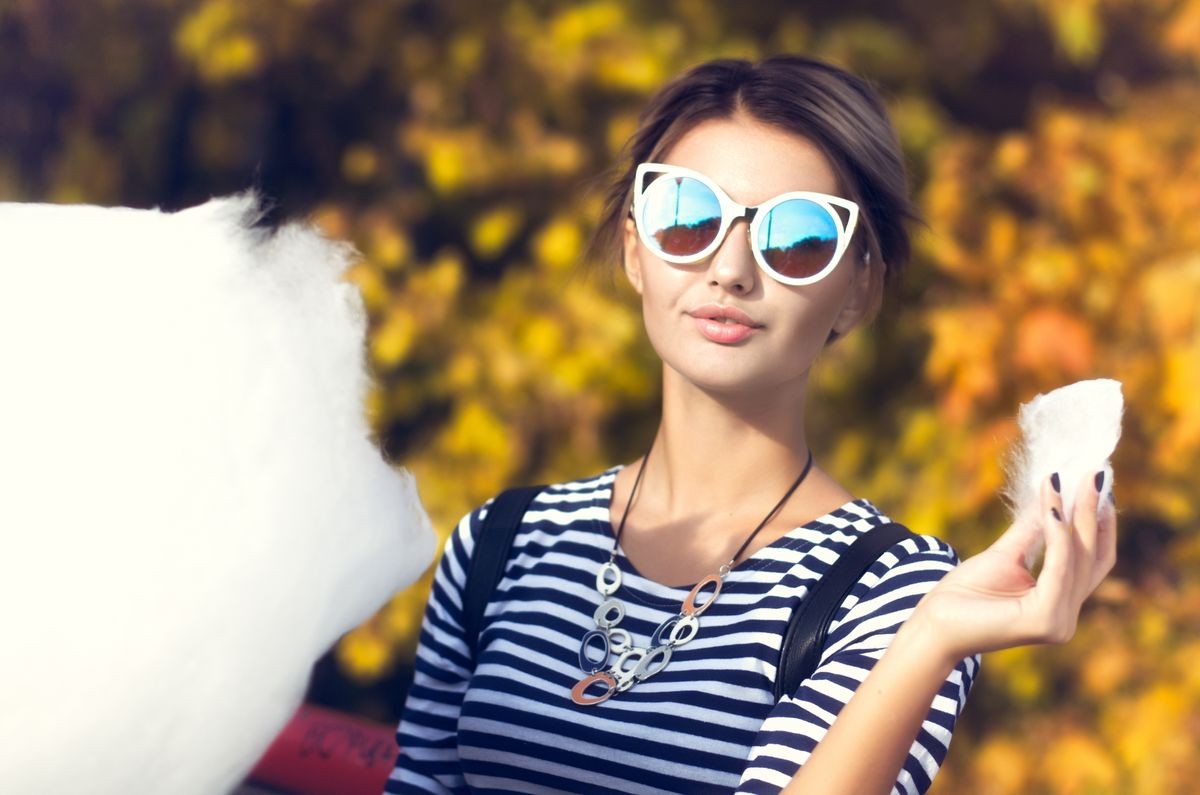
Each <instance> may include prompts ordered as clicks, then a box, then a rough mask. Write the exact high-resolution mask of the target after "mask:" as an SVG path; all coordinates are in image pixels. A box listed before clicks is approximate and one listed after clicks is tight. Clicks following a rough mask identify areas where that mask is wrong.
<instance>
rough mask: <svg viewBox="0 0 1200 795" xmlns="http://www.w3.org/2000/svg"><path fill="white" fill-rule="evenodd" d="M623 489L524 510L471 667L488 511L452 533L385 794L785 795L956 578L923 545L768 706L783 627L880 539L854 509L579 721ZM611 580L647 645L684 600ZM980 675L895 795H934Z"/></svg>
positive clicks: (742, 576) (885, 563)
mask: <svg viewBox="0 0 1200 795" xmlns="http://www.w3.org/2000/svg"><path fill="white" fill-rule="evenodd" d="M618 471H619V467H614V468H612V469H609V470H607V471H605V472H604V473H602V474H601V475H599V476H597V477H594V478H590V479H586V480H579V481H575V482H571V483H563V484H558V485H555V486H551V487H549V488H547V489H546V490H544V491H543V492H541V493H540V494H539V495H538V496H537V497H536V498H535V500H534V502H533V503H532V504H531V505H530V507H529V510H528V511H527V512H526V514H525V518H524V522H523V524H522V526H521V527H520V529H519V531H518V533H517V536H516V538H515V540H514V542H513V548H512V553H511V555H510V557H509V561H508V564H507V568H506V571H505V575H504V578H503V580H502V581H501V582H500V584H499V586H498V587H497V589H496V591H495V593H494V594H493V596H492V599H491V601H490V603H489V604H488V606H487V609H486V611H485V614H484V619H483V628H482V631H481V634H480V651H479V656H478V664H476V665H473V664H472V662H471V657H470V654H469V652H468V650H467V646H466V644H465V643H464V641H463V637H462V595H463V589H464V587H465V583H466V572H467V568H468V563H469V561H470V558H471V553H472V551H473V549H474V538H475V533H476V531H477V530H478V528H479V526H480V522H481V520H482V517H483V516H484V515H485V514H486V509H487V507H488V506H487V505H484V506H483V507H481V508H480V509H478V510H476V511H473V512H472V513H470V514H468V515H467V516H466V517H464V518H463V520H462V521H461V522H460V523H459V525H458V526H457V527H456V528H455V530H454V532H453V533H452V534H451V535H450V538H449V539H448V540H447V542H446V544H445V547H444V550H443V556H442V559H441V561H440V563H439V564H438V569H437V572H436V575H435V578H434V582H433V590H432V592H431V593H430V597H429V603H428V606H427V608H426V612H425V620H424V624H423V626H422V629H421V635H420V645H419V648H418V651H417V659H416V671H415V675H414V680H413V684H412V688H411V690H410V691H409V694H408V700H407V702H406V703H405V708H404V713H403V716H402V719H401V722H400V726H399V729H398V731H397V734H396V737H397V742H398V744H399V746H400V754H399V758H398V760H397V763H396V767H395V769H394V770H393V772H392V775H391V778H390V780H389V782H388V784H387V787H386V789H385V792H388V793H399V792H468V791H473V792H611V793H653V792H733V791H737V792H746V793H768V792H769V793H777V792H778V791H779V790H780V789H782V787H783V786H785V785H786V784H787V782H788V781H789V780H790V779H791V777H792V776H793V775H794V774H795V772H796V770H797V769H798V768H799V766H800V765H801V764H803V763H804V761H805V760H806V759H807V758H808V756H809V754H810V753H811V752H812V750H813V748H814V747H815V746H816V744H817V742H818V741H819V740H820V739H821V738H822V737H823V736H824V734H825V731H826V730H827V729H828V728H829V725H830V723H831V722H832V721H833V719H834V717H835V716H836V715H837V713H838V712H839V710H840V709H841V708H842V706H843V705H845V704H846V703H847V702H848V701H849V700H850V697H851V695H852V694H853V692H854V689H855V688H856V687H857V686H858V685H859V683H861V682H862V680H863V679H864V678H866V676H867V673H868V672H869V670H870V668H871V666H872V665H874V663H875V662H876V661H877V660H878V659H879V657H880V656H881V655H882V653H883V651H884V649H885V648H886V647H887V645H888V644H889V643H890V642H891V639H892V637H893V636H894V634H895V632H896V630H897V629H898V628H899V626H900V624H901V623H902V622H903V621H904V619H905V618H906V617H907V616H908V615H909V614H910V613H911V611H912V609H913V608H914V607H915V606H916V604H917V602H918V601H920V599H921V597H922V596H923V595H924V594H925V593H926V592H927V591H928V590H929V589H930V588H932V587H933V585H934V584H935V583H936V582H937V581H938V580H939V579H941V577H942V576H943V575H945V573H946V572H947V571H949V570H950V569H951V568H952V567H953V566H954V565H955V564H956V563H957V562H958V559H957V557H956V555H955V553H954V551H953V550H952V549H951V548H950V547H949V546H948V545H946V544H945V543H944V542H943V541H941V540H939V539H937V538H934V537H931V536H919V537H918V538H917V539H916V540H913V539H909V540H905V541H903V542H901V543H899V544H897V545H896V546H894V547H892V548H891V549H890V550H888V551H887V552H885V553H884V554H883V555H882V556H881V557H880V559H879V560H878V561H877V562H876V563H875V564H874V565H873V566H872V567H871V569H870V570H869V571H868V572H867V574H865V575H864V576H863V578H862V579H861V580H860V581H859V582H858V583H857V584H856V585H855V586H854V588H853V590H852V592H851V594H850V596H849V597H848V598H847V599H846V601H845V602H844V603H843V604H842V606H841V608H839V610H838V613H837V615H836V617H835V619H834V621H833V623H832V624H831V625H830V631H829V636H828V643H827V647H826V649H825V652H824V654H823V656H822V660H821V664H820V666H819V667H818V668H817V670H816V672H815V673H814V674H813V676H812V677H811V678H809V679H808V680H806V681H805V682H804V683H803V685H802V686H801V688H800V690H799V691H798V692H797V693H795V694H794V696H793V697H784V698H783V699H782V700H780V701H779V702H776V701H775V699H774V696H773V688H774V680H775V666H776V663H777V662H778V659H779V648H780V642H781V639H782V636H783V633H784V631H785V629H786V627H787V622H788V618H789V617H790V616H791V614H792V611H793V610H795V609H796V606H797V605H798V604H799V602H800V601H801V600H802V599H803V598H804V595H805V594H806V593H807V591H808V589H809V587H810V586H812V584H813V583H814V582H815V581H816V580H817V579H818V578H819V577H820V576H821V575H822V573H823V572H825V571H826V570H827V569H828V568H829V566H830V565H831V564H832V563H833V562H834V561H835V560H837V558H838V556H839V555H840V554H841V553H842V552H843V551H844V550H845V549H846V548H847V547H848V545H849V544H850V543H851V541H852V540H853V539H855V538H856V537H857V536H858V535H859V534H861V533H864V532H866V531H867V530H869V529H870V528H871V527H873V526H875V525H877V524H882V523H884V522H887V521H888V519H887V518H886V517H885V516H883V515H882V514H881V513H880V512H879V511H878V510H877V509H876V508H875V507H874V506H873V505H871V504H870V503H869V502H867V501H866V500H854V501H852V502H848V503H846V504H845V505H843V506H841V507H840V508H838V509H836V510H834V511H832V512H830V513H828V514H826V515H825V516H822V517H819V518H817V519H814V520H813V521H811V522H809V523H807V524H805V525H803V526H801V527H797V528H795V529H793V530H792V531H790V532H789V533H787V534H786V535H785V536H783V537H781V538H779V539H778V540H776V541H775V542H773V543H771V544H770V545H768V546H766V547H763V548H762V549H760V550H759V551H758V552H756V553H755V554H754V555H753V556H751V557H749V558H747V559H745V560H743V561H741V562H740V563H739V564H738V565H737V566H736V567H735V568H734V569H733V570H732V571H731V572H730V573H729V575H728V576H727V577H726V579H725V582H724V585H723V586H722V589H721V594H720V598H718V599H717V600H716V601H715V602H714V603H713V604H712V606H711V607H710V608H709V609H707V610H706V612H705V613H704V615H703V617H702V618H701V629H700V632H699V634H698V635H697V637H696V638H695V639H693V640H691V641H690V642H688V643H686V644H685V645H681V646H677V647H675V648H674V650H673V655H672V657H671V660H670V663H669V664H668V665H667V666H666V668H665V669H663V670H662V671H661V672H660V673H658V674H656V675H655V676H653V677H652V678H649V679H647V680H645V681H642V682H639V683H638V684H636V685H635V686H634V687H632V688H631V689H629V690H627V691H625V692H622V693H618V694H616V695H614V696H613V697H612V698H610V699H608V700H607V701H605V702H603V703H602V704H599V705H596V706H586V707H585V706H577V705H576V704H574V703H573V702H572V701H571V698H570V693H571V689H572V688H573V687H574V686H575V683H576V682H578V681H579V679H580V678H582V677H583V676H584V672H583V671H582V670H581V669H580V667H579V646H580V640H581V638H582V637H583V635H584V633H586V632H587V631H588V630H590V629H593V628H594V627H595V623H594V620H593V613H594V611H595V609H596V607H597V606H599V604H600V601H601V597H600V594H599V593H598V592H597V591H596V586H595V582H596V572H597V570H598V569H599V568H600V566H601V565H602V564H603V563H604V562H605V561H607V560H608V556H609V553H610V552H611V550H612V546H613V531H612V524H611V521H610V517H609V507H608V506H609V500H610V497H611V494H612V484H613V479H614V478H615V476H616V474H617V472H618ZM489 504H490V503H489ZM617 563H618V565H619V567H620V569H621V577H622V580H621V586H620V589H619V590H618V591H617V593H616V594H615V596H616V597H617V598H619V599H620V600H621V601H622V602H624V603H625V606H626V608H627V613H626V616H625V618H624V619H623V620H622V621H621V626H622V627H624V628H626V629H628V630H629V631H630V632H632V633H633V638H634V645H637V646H645V645H647V644H648V642H649V636H650V634H651V633H652V632H653V631H654V629H655V627H657V626H658V625H659V624H660V623H661V622H662V621H663V620H664V619H666V618H668V617H670V616H671V615H674V614H675V613H677V612H678V611H679V607H680V604H681V603H682V602H683V600H684V599H685V598H686V597H687V594H688V590H689V589H688V588H674V587H668V586H664V585H661V584H659V583H657V582H654V581H652V580H648V579H646V578H644V577H642V576H641V575H640V574H639V573H638V572H637V570H636V569H634V568H633V567H632V566H631V565H630V563H629V561H628V560H627V559H626V558H625V557H624V555H622V554H618V556H617ZM978 670H979V658H978V657H971V658H967V659H965V660H963V661H962V662H960V663H959V665H958V666H957V667H956V668H955V669H954V671H953V672H952V673H951V674H950V676H949V677H948V678H947V679H946V681H945V683H944V684H943V685H942V687H941V690H940V691H939V693H938V695H937V696H936V697H935V698H934V700H933V704H932V705H931V708H930V711H929V714H928V716H927V717H926V719H925V721H924V724H923V726H922V728H921V731H920V733H919V735H918V737H917V739H916V742H914V743H913V746H912V748H911V749H910V751H909V755H908V758H907V760H906V761H905V763H904V768H903V770H901V772H900V775H899V778H898V779H897V781H896V788H895V790H894V791H895V792H899V793H905V795H911V794H912V793H923V792H925V791H926V790H927V789H928V788H929V786H930V784H931V783H932V780H933V777H934V775H935V774H936V773H937V770H938V767H939V766H940V765H941V763H942V761H943V759H944V758H945V756H946V751H947V749H948V748H949V744H950V736H951V732H952V731H953V729H954V724H955V721H956V719H957V718H958V715H959V714H960V713H961V711H962V708H963V706H964V704H965V703H966V699H967V694H968V692H969V691H970V688H971V684H972V682H973V681H974V678H975V676H976V674H977V672H978ZM863 761H864V764H869V763H870V760H863Z"/></svg>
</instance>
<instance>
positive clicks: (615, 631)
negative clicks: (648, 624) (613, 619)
mask: <svg viewBox="0 0 1200 795" xmlns="http://www.w3.org/2000/svg"><path fill="white" fill-rule="evenodd" d="M608 647H609V648H610V649H612V650H613V651H614V652H616V653H617V654H620V653H621V652H623V651H629V650H630V649H632V648H633V636H632V635H630V634H629V630H627V629H621V628H620V627H609V628H608Z"/></svg>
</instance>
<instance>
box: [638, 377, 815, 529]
mask: <svg viewBox="0 0 1200 795" xmlns="http://www.w3.org/2000/svg"><path fill="white" fill-rule="evenodd" d="M804 399H805V385H804V384H803V383H801V384H797V385H793V386H791V387H790V388H785V389H781V390H778V391H775V392H774V393H773V394H768V395H755V396H744V395H739V396H730V395H714V394H712V393H708V392H705V391H703V390H700V389H697V388H695V387H694V386H691V385H687V386H685V387H683V388H679V387H678V385H675V384H672V383H671V382H670V380H669V379H668V380H667V381H666V382H665V383H664V390H663V414H662V424H661V425H660V427H659V430H658V434H657V436H656V438H655V442H654V450H653V452H652V453H651V456H650V460H649V461H648V462H647V468H646V473H645V476H644V477H645V480H646V481H647V482H648V483H651V484H653V485H654V494H655V497H654V498H653V499H654V502H656V503H657V504H658V508H659V509H660V510H662V511H664V512H665V513H667V514H668V515H670V514H675V515H678V514H679V513H681V512H685V511H687V510H691V509H694V508H696V507H698V506H705V505H725V506H733V505H739V504H746V503H747V502H750V503H753V504H754V505H758V504H759V503H762V502H764V500H765V501H766V504H767V505H768V507H769V505H770V504H771V503H772V502H773V501H774V500H777V499H778V498H779V497H780V496H781V495H782V494H783V493H784V491H786V490H787V488H788V486H789V485H791V483H792V481H794V480H795V479H796V476H797V475H798V474H799V473H800V471H801V470H802V469H803V467H804V465H805V463H806V461H807V460H808V454H809V447H808V440H807V436H806V434H805V430H804ZM822 477H825V479H827V476H823V474H820V473H818V472H817V471H815V470H814V471H813V472H812V473H810V475H809V479H811V480H813V481H814V482H816V481H818V480H820V479H821V478H822ZM772 497H773V499H772ZM639 501H640V500H639Z"/></svg>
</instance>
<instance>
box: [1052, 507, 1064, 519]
mask: <svg viewBox="0 0 1200 795" xmlns="http://www.w3.org/2000/svg"><path fill="white" fill-rule="evenodd" d="M1050 513H1052V514H1054V521H1056V522H1061V521H1062V514H1060V513H1059V512H1058V509H1057V508H1055V507H1053V506H1051V508H1050Z"/></svg>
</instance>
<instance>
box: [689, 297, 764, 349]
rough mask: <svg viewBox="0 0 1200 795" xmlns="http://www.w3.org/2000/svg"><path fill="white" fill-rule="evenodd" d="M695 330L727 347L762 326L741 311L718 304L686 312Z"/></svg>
mask: <svg viewBox="0 0 1200 795" xmlns="http://www.w3.org/2000/svg"><path fill="white" fill-rule="evenodd" d="M688 314H689V315H690V316H691V317H692V319H693V320H694V321H695V323H696V328H697V329H698V330H699V332H700V333H701V334H702V335H704V337H705V338H706V339H709V340H712V341H713V342H719V343H722V344H725V345H729V344H732V343H735V342H741V341H742V340H744V339H746V337H748V336H750V335H751V334H753V333H754V332H755V331H756V330H757V329H759V328H762V324H760V323H755V322H754V319H753V318H751V317H750V316H749V315H747V314H746V313H745V312H743V311H742V310H740V309H738V308H736V307H732V306H721V305H720V304H706V305H705V306H700V307H697V308H695V309H693V310H692V311H690V312H688Z"/></svg>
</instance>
